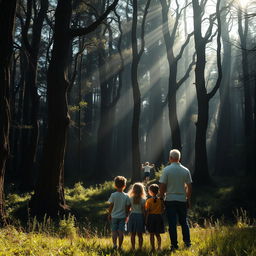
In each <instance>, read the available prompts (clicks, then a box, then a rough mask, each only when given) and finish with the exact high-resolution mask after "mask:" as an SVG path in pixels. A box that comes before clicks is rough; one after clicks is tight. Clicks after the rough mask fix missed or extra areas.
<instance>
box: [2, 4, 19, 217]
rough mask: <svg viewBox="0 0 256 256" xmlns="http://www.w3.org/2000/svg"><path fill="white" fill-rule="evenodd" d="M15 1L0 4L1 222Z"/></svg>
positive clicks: (7, 153)
mask: <svg viewBox="0 0 256 256" xmlns="http://www.w3.org/2000/svg"><path fill="white" fill-rule="evenodd" d="M16 4H17V1H15V0H2V1H1V2H0V49H1V51H0V222H3V221H4V219H5V206H4V175H5V167H6V160H7V158H8V156H9V130H10V67H11V64H10V61H11V58H12V53H13V30H14V20H15V13H16Z"/></svg>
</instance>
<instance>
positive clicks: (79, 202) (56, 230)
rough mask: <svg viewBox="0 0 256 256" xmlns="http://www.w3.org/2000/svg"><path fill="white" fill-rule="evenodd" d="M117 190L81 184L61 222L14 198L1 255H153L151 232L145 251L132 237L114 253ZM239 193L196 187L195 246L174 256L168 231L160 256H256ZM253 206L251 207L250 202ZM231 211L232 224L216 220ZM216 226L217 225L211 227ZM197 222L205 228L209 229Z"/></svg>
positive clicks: (70, 193)
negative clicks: (110, 208)
mask: <svg viewBox="0 0 256 256" xmlns="http://www.w3.org/2000/svg"><path fill="white" fill-rule="evenodd" d="M244 189H245V188H244ZM247 190H248V189H247ZM113 191H114V188H113V183H112V182H105V183H104V184H101V185H98V186H95V187H89V188H85V187H84V186H83V184H82V183H77V184H75V186H74V187H73V188H67V189H66V191H65V193H66V195H65V196H66V200H67V203H68V205H69V206H70V207H71V209H72V212H71V215H70V216H69V217H68V218H66V219H63V220H59V221H57V222H53V221H52V220H51V219H49V218H45V219H44V220H43V221H42V222H41V223H39V222H38V221H37V220H36V219H35V218H31V217H30V216H29V209H28V201H29V199H30V196H31V195H30V194H23V195H19V194H14V193H12V194H9V195H8V196H7V212H8V215H9V217H10V219H11V221H10V225H9V226H7V227H4V228H2V229H0V256H1V255H4V256H11V255H24V256H25V255H26V256H28V255H36V256H37V255H38V256H44V255H54V256H55V255H58V256H61V255H74V256H80V255H92V256H93V255H141V256H143V255H149V252H150V244H149V236H148V235H147V234H146V235H145V236H144V247H143V250H142V251H135V252H132V251H131V249H130V248H131V246H130V239H129V236H126V237H125V241H124V246H123V250H122V251H121V252H119V251H113V250H112V241H111V238H110V229H109V223H108V222H107V221H106V216H105V213H106V207H107V203H106V201H107V199H108V197H109V195H110V193H111V192H113ZM238 192H239V189H237V188H235V187H233V186H230V185H229V184H221V185H219V186H215V187H204V188H200V189H198V188H195V189H194V201H193V209H192V211H190V218H191V220H192V222H191V223H192V224H191V225H192V226H193V228H192V229H191V240H192V243H193V246H192V247H191V248H189V249H185V248H183V243H182V241H179V244H180V250H178V251H176V252H175V253H172V254H170V252H169V250H168V249H169V247H170V241H169V237H168V233H165V234H164V235H163V236H162V240H163V246H162V251H161V252H158V253H157V254H155V255H174V256H176V255H177V256H256V242H255V237H256V227H255V223H253V222H252V221H250V218H249V217H248V216H247V212H245V211H243V210H239V211H237V212H236V213H235V214H234V212H235V209H236V208H235V205H234V204H233V203H232V202H233V201H232V199H234V198H237V200H238V199H239V198H240V199H239V200H241V201H242V198H241V194H242V193H240V192H239V193H238ZM247 198H248V197H247ZM236 202H237V201H236ZM223 203H224V205H223ZM248 205H251V203H250V201H249V203H248ZM236 206H237V207H239V205H236ZM227 209H228V210H229V212H232V213H233V216H235V217H234V221H233V222H232V224H230V225H228V226H227V225H226V224H224V222H222V221H216V216H218V212H219V213H221V212H225V211H226V210H227ZM216 213H217V214H216ZM225 213H226V212H225ZM213 222H214V225H213V224H211V223H213ZM197 223H199V224H203V226H204V228H202V226H201V225H199V224H197ZM181 237H182V236H181V231H180V229H179V238H180V239H181Z"/></svg>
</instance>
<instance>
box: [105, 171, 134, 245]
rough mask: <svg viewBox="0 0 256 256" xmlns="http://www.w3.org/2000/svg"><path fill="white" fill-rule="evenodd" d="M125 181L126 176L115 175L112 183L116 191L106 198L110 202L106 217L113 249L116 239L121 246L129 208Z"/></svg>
mask: <svg viewBox="0 0 256 256" xmlns="http://www.w3.org/2000/svg"><path fill="white" fill-rule="evenodd" d="M126 181H127V180H126V178H125V177H123V176H117V177H115V179H114V184H115V188H116V192H114V193H112V194H111V195H110V198H109V199H108V202H109V203H110V205H109V209H108V212H109V215H108V218H109V220H110V221H111V230H112V240H113V246H114V247H113V248H114V249H117V239H118V240H119V244H118V248H119V249H121V248H122V244H123V239H124V231H125V223H126V221H127V217H128V212H129V208H130V198H129V196H128V195H127V194H126V193H124V189H125V187H126Z"/></svg>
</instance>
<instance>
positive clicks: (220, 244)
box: [0, 226, 256, 256]
mask: <svg viewBox="0 0 256 256" xmlns="http://www.w3.org/2000/svg"><path fill="white" fill-rule="evenodd" d="M255 236H256V229H255V228H252V227H209V228H199V227H197V228H192V229H191V237H192V241H193V245H192V247H191V248H189V249H185V248H183V245H182V242H181V241H180V249H179V250H177V251H176V252H175V253H172V254H171V255H174V256H255V255H256V244H255V239H254V238H255ZM179 237H181V232H180V230H179ZM162 240H163V247H162V251H160V252H157V253H155V255H170V252H169V250H168V249H169V237H168V235H167V233H165V234H164V235H163V236H162ZM149 252H150V244H149V236H148V235H144V246H143V250H142V251H131V246H130V239H129V237H128V236H126V237H125V240H124V244H123V250H122V251H114V250H113V249H112V242H111V238H110V237H97V236H90V235H89V236H86V235H84V236H82V235H79V234H76V235H74V234H72V235H71V236H70V234H66V236H64V237H63V236H61V235H60V234H57V233H56V234H55V235H53V234H52V235H49V234H47V233H45V232H42V233H36V232H30V233H25V232H23V231H19V230H17V229H15V228H14V227H11V226H8V227H5V228H3V229H1V230H0V255H5V256H13V255H26V256H28V255H38V256H39V255H40V256H44V255H58V256H62V255H75V256H82V255H88V256H89V255H92V256H93V255H127V256H128V255H141V256H144V255H149Z"/></svg>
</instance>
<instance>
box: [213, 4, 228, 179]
mask: <svg viewBox="0 0 256 256" xmlns="http://www.w3.org/2000/svg"><path fill="white" fill-rule="evenodd" d="M222 7H224V9H223V12H222V13H221V28H222V34H221V38H222V45H223V58H222V69H223V78H222V81H221V85H220V89H219V93H220V104H219V123H218V131H217V142H216V145H221V147H216V160H215V174H218V175H223V174H225V173H224V172H226V173H229V171H232V170H229V168H230V166H231V165H230V162H229V161H228V160H229V159H228V155H229V150H230V146H231V132H230V131H231V119H230V118H231V108H230V103H231V102H230V79H231V66H232V65H231V63H232V60H231V50H232V49H231V43H230V35H229V34H230V32H229V25H230V24H229V23H228V20H227V19H228V12H229V8H227V1H223V3H222Z"/></svg>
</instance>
